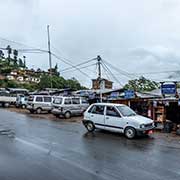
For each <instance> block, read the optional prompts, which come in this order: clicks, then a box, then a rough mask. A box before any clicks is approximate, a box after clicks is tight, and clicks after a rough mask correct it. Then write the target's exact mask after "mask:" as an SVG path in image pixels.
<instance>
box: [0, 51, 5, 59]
mask: <svg viewBox="0 0 180 180" xmlns="http://www.w3.org/2000/svg"><path fill="white" fill-rule="evenodd" d="M0 58H1V59H3V58H4V53H3V51H2V50H0Z"/></svg>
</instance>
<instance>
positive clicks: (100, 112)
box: [83, 103, 154, 139]
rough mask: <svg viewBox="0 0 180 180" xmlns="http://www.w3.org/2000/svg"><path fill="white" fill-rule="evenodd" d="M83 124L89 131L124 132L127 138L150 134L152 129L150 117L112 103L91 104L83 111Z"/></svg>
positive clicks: (152, 123)
mask: <svg viewBox="0 0 180 180" xmlns="http://www.w3.org/2000/svg"><path fill="white" fill-rule="evenodd" d="M83 124H84V126H85V127H86V128H87V130H88V131H89V132H92V131H94V130H95V129H96V128H97V129H104V130H109V131H115V132H120V133H124V134H125V136H126V137H127V138H129V139H132V138H134V137H135V136H136V135H143V134H150V133H152V129H154V122H153V120H152V119H150V118H146V117H144V116H140V115H137V114H136V113H135V112H134V111H133V110H132V109H131V108H129V107H128V106H126V105H123V104H113V103H95V104H92V105H91V106H90V107H89V108H88V109H87V110H86V111H85V113H84V120H83Z"/></svg>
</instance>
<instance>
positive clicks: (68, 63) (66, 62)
mask: <svg viewBox="0 0 180 180" xmlns="http://www.w3.org/2000/svg"><path fill="white" fill-rule="evenodd" d="M51 54H52V55H53V56H54V57H55V58H57V59H59V60H60V61H62V62H64V63H65V64H67V65H69V66H71V67H73V68H75V69H77V70H78V71H79V72H81V73H82V74H83V75H85V76H86V77H88V78H90V79H91V77H90V76H89V75H88V74H87V73H85V72H83V71H81V70H80V69H79V68H78V67H76V66H74V65H72V64H71V63H70V62H68V61H66V60H64V59H62V58H60V57H59V56H57V55H56V54H54V53H51Z"/></svg>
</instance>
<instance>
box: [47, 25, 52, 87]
mask: <svg viewBox="0 0 180 180" xmlns="http://www.w3.org/2000/svg"><path fill="white" fill-rule="evenodd" d="M47 35H48V54H49V73H50V81H51V88H52V59H51V41H50V33H49V25H47Z"/></svg>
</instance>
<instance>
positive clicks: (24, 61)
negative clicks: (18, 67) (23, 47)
mask: <svg viewBox="0 0 180 180" xmlns="http://www.w3.org/2000/svg"><path fill="white" fill-rule="evenodd" d="M23 59H24V60H23V64H24V66H23V67H24V68H26V56H23Z"/></svg>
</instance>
